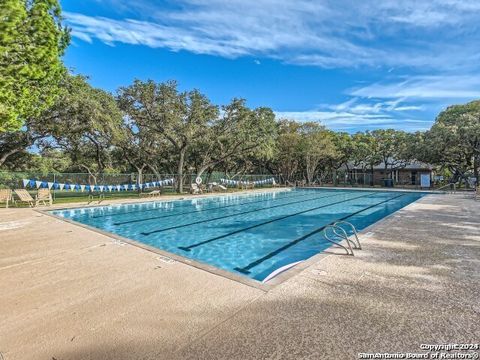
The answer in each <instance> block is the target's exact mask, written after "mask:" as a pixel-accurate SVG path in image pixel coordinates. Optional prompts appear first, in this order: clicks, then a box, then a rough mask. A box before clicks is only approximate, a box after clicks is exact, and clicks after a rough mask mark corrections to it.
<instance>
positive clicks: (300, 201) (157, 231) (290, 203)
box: [140, 194, 340, 235]
mask: <svg viewBox="0 0 480 360" xmlns="http://www.w3.org/2000/svg"><path fill="white" fill-rule="evenodd" d="M338 195H340V194H335V195H327V196H320V197H316V198H313V199H307V200H299V201H292V202H289V203H286V204H279V205H275V206H267V207H263V208H257V209H253V210H248V211H242V212H238V213H235V214H230V215H224V216H218V217H216V218H211V219H206V220H200V221H195V222H192V223H188V224H183V225H176V226H171V227H169V228H165V229H159V230H153V231H148V232H141V233H140V234H142V235H151V234H154V233H159V232H163V231H168V230H173V229H178V228H182V227H186V226H191V225H196V224H201V223H205V222H209V221H214V220H220V219H226V218H229V217H232V216H238V215H244V214H248V213H252V212H255V211H261V210H267V209H273V208H277V207H281V206H287V205H292V204H298V203H302V202H307V201H314V200H319V199H323V198H328V197H332V196H338Z"/></svg>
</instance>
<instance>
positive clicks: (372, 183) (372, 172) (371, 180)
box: [370, 165, 375, 186]
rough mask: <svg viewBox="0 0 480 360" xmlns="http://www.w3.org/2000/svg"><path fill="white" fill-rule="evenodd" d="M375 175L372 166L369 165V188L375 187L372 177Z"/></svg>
mask: <svg viewBox="0 0 480 360" xmlns="http://www.w3.org/2000/svg"><path fill="white" fill-rule="evenodd" d="M374 175H375V172H374V170H373V165H370V186H375V179H374V178H373V176H374Z"/></svg>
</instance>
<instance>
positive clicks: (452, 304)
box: [0, 195, 480, 360]
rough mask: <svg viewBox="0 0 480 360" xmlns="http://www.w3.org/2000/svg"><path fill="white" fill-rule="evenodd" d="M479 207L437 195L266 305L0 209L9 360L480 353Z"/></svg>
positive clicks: (246, 290) (293, 281) (229, 287)
mask: <svg viewBox="0 0 480 360" xmlns="http://www.w3.org/2000/svg"><path fill="white" fill-rule="evenodd" d="M479 215H480V202H475V201H473V200H472V199H466V198H464V197H462V196H454V195H446V196H444V195H430V196H428V197H425V198H423V199H421V200H420V201H418V202H416V203H414V204H411V205H409V206H408V207H406V208H404V209H402V210H401V211H399V212H397V213H395V214H394V215H393V216H391V217H389V218H387V219H385V220H383V221H381V222H379V223H377V224H375V225H373V226H372V227H370V228H369V229H367V230H366V232H371V234H369V235H370V236H365V235H364V236H363V245H364V250H362V251H358V252H356V256H355V257H348V256H341V255H330V256H327V257H324V258H323V259H322V260H320V261H318V262H316V263H314V264H313V265H312V266H310V267H308V268H306V269H305V270H304V271H302V272H300V273H299V274H297V275H296V276H294V277H291V278H290V279H288V280H287V281H285V282H284V283H282V284H280V285H278V286H276V287H274V288H273V289H272V290H270V291H268V292H264V291H262V290H259V289H255V288H252V287H249V286H246V285H243V284H240V283H238V282H235V281H232V280H229V279H226V278H223V277H220V276H217V275H213V274H210V273H208V272H205V271H202V270H199V269H196V268H192V267H190V266H188V265H186V264H182V263H179V262H175V263H173V264H171V263H164V262H162V261H161V260H159V259H158V255H157V254H155V253H152V252H149V251H145V250H143V249H140V248H137V247H134V246H130V245H128V244H127V245H124V246H121V245H120V244H118V242H116V241H114V240H112V239H111V238H109V237H107V236H103V235H101V234H98V233H95V232H92V231H90V230H88V229H85V228H81V227H78V226H75V225H72V224H68V223H65V222H63V221H61V220H57V219H55V218H52V217H49V216H45V215H43V214H39V213H36V212H34V211H32V210H29V209H8V210H5V209H0V285H1V289H2V291H1V292H0V352H1V353H2V354H3V357H4V359H5V360H11V359H48V360H51V359H57V360H64V359H75V360H76V359H120V360H121V359H355V358H357V353H359V352H397V351H409V352H420V351H421V350H420V348H419V345H420V344H421V343H429V344H440V343H467V342H479V341H480V321H479V319H480V316H479V315H480V301H479V295H480V281H479V280H480V271H479V265H480V216H479Z"/></svg>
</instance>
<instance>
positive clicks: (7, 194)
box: [0, 189, 12, 208]
mask: <svg viewBox="0 0 480 360" xmlns="http://www.w3.org/2000/svg"><path fill="white" fill-rule="evenodd" d="M11 201H12V190H10V189H0V203H5V207H6V208H8V204H9V203H10V202H11Z"/></svg>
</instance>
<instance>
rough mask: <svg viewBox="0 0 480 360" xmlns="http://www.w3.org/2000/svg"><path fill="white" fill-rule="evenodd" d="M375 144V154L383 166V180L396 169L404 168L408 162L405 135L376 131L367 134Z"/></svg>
mask: <svg viewBox="0 0 480 360" xmlns="http://www.w3.org/2000/svg"><path fill="white" fill-rule="evenodd" d="M369 134H370V135H371V136H372V137H373V140H374V141H375V143H376V150H377V151H378V152H377V154H378V156H379V158H380V159H381V161H382V163H383V166H384V174H385V178H389V177H391V176H392V172H393V171H394V170H396V169H400V168H402V167H405V166H406V164H407V163H408V161H409V160H410V159H409V158H408V151H407V150H408V147H407V135H406V133H405V132H404V131H399V130H394V129H386V130H384V129H378V130H373V131H372V132H370V133H369Z"/></svg>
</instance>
